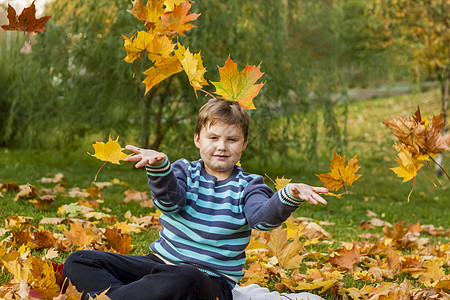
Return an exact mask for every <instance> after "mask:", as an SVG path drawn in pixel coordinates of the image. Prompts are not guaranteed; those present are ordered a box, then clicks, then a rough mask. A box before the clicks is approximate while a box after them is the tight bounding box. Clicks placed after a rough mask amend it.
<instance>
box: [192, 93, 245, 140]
mask: <svg viewBox="0 0 450 300" xmlns="http://www.w3.org/2000/svg"><path fill="white" fill-rule="evenodd" d="M217 122H224V123H225V124H228V125H237V126H238V127H239V128H241V129H242V132H243V133H244V140H245V141H246V140H247V138H248V128H249V126H250V116H249V115H248V113H247V111H246V110H245V108H243V107H242V106H241V105H240V104H239V103H238V102H236V101H229V100H222V99H217V98H212V99H210V100H209V101H208V102H207V103H206V104H204V105H203V106H202V107H201V108H200V110H199V112H198V118H197V124H196V125H195V133H196V134H197V135H200V131H201V130H202V128H204V127H206V126H212V125H214V124H216V123H217Z"/></svg>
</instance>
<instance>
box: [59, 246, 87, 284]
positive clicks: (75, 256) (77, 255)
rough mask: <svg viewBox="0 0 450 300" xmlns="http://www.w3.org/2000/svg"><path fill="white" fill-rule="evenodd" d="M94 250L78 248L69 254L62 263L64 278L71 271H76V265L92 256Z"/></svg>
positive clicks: (68, 275) (83, 262)
mask: <svg viewBox="0 0 450 300" xmlns="http://www.w3.org/2000/svg"><path fill="white" fill-rule="evenodd" d="M93 252H94V251H89V250H79V251H75V252H73V253H72V254H70V255H69V256H68V257H67V258H66V260H65V261H64V264H63V276H64V278H66V277H69V278H70V275H71V274H72V273H73V272H76V271H75V270H77V268H78V267H77V266H79V265H80V264H85V261H86V259H88V258H89V257H90V256H92V255H93V254H94V253H93Z"/></svg>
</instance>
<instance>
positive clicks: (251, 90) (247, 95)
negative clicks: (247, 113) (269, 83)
mask: <svg viewBox="0 0 450 300" xmlns="http://www.w3.org/2000/svg"><path fill="white" fill-rule="evenodd" d="M260 69H261V64H259V65H258V66H257V67H255V66H249V65H248V64H247V66H246V67H245V68H244V70H242V71H241V72H239V71H238V69H237V64H236V63H235V62H234V61H232V60H231V58H230V56H228V60H227V61H226V62H225V65H224V66H223V67H222V68H221V67H219V72H220V81H219V82H211V83H212V84H213V85H214V86H215V88H216V91H215V93H216V94H218V95H220V96H221V97H222V98H223V99H225V100H232V101H237V102H239V104H240V105H241V106H242V107H244V108H246V109H255V108H256V107H255V105H254V104H253V98H255V97H256V96H257V95H258V93H259V91H260V90H261V88H262V87H263V86H264V84H265V82H263V83H259V84H255V82H256V81H258V79H259V78H261V76H262V75H263V74H264V73H262V72H261V71H260Z"/></svg>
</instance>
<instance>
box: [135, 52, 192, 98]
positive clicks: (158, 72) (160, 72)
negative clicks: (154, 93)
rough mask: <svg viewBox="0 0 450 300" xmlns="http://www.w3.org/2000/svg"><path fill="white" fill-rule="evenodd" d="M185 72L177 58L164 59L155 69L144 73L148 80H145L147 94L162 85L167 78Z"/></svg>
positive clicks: (156, 64)
mask: <svg viewBox="0 0 450 300" xmlns="http://www.w3.org/2000/svg"><path fill="white" fill-rule="evenodd" d="M181 71H183V67H182V66H181V62H180V60H179V59H178V58H177V57H176V56H172V57H170V58H162V59H161V60H159V61H158V62H157V63H155V64H154V65H153V67H151V68H149V69H147V70H145V71H144V74H145V75H147V78H146V79H144V81H143V83H144V84H145V94H147V93H148V91H150V89H151V88H152V87H154V86H155V85H157V84H158V83H160V82H161V81H163V80H164V79H166V78H169V77H170V76H172V75H173V74H176V73H179V72H181Z"/></svg>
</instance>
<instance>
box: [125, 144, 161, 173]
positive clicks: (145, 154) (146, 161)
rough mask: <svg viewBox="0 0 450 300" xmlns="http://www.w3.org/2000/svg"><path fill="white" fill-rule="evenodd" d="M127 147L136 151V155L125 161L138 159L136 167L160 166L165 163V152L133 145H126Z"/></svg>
mask: <svg viewBox="0 0 450 300" xmlns="http://www.w3.org/2000/svg"><path fill="white" fill-rule="evenodd" d="M125 149H126V150H130V151H131V152H134V155H133V156H129V157H127V158H125V161H137V163H136V165H135V167H136V168H141V167H144V166H146V165H150V166H159V165H161V164H163V163H164V160H165V158H166V155H165V154H164V153H162V152H158V151H155V150H152V149H142V148H138V147H136V146H133V145H126V146H125Z"/></svg>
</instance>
